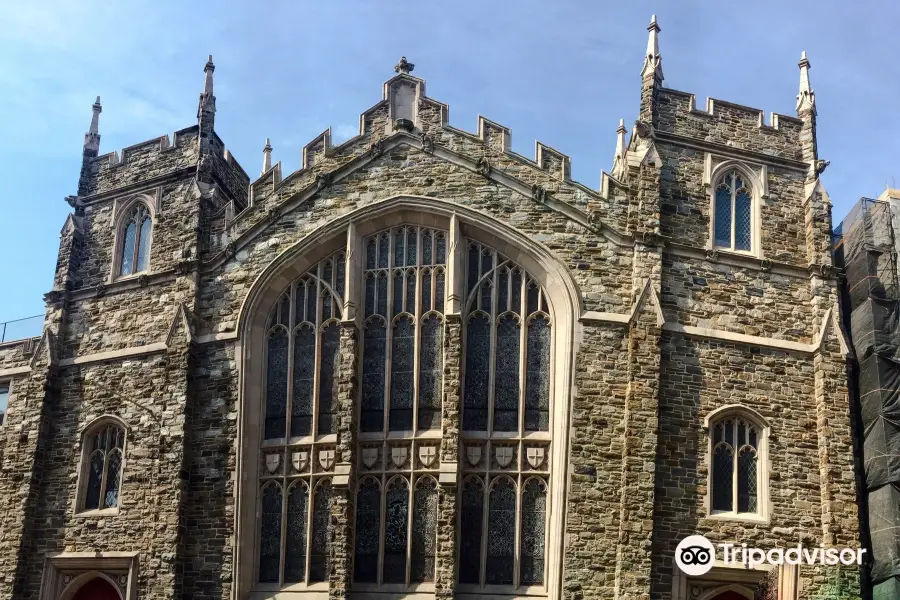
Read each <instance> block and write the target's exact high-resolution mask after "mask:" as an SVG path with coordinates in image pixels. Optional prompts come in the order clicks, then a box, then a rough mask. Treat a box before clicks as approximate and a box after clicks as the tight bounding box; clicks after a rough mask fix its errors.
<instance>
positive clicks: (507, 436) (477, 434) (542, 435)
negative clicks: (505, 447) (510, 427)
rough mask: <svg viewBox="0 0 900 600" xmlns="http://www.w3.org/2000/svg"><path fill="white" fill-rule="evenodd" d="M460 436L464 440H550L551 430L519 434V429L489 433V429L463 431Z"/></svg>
mask: <svg viewBox="0 0 900 600" xmlns="http://www.w3.org/2000/svg"><path fill="white" fill-rule="evenodd" d="M460 437H461V438H462V439H464V440H503V441H507V440H519V439H522V440H526V441H532V440H539V441H540V440H546V441H549V440H550V432H549V431H526V432H525V433H523V434H519V432H518V431H495V432H493V433H488V432H487V431H461V432H460Z"/></svg>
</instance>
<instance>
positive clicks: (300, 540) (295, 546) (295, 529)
mask: <svg viewBox="0 0 900 600" xmlns="http://www.w3.org/2000/svg"><path fill="white" fill-rule="evenodd" d="M308 505H309V488H308V487H307V486H306V483H305V482H303V481H301V482H299V483H296V484H294V485H293V486H292V487H291V491H290V493H289V494H288V505H287V529H286V535H287V539H286V540H285V544H284V581H285V582H289V583H294V582H300V581H304V580H305V579H306V528H307V526H308V523H307V521H308V517H309V514H308V511H307V509H308Z"/></svg>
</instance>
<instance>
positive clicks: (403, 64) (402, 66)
mask: <svg viewBox="0 0 900 600" xmlns="http://www.w3.org/2000/svg"><path fill="white" fill-rule="evenodd" d="M415 68H416V65H414V64H412V63H411V62H408V61H407V60H406V57H405V56H401V57H400V62H398V63H397V64H396V65H394V73H403V74H405V75H409V74H410V73H411V72H412V70H413V69H415Z"/></svg>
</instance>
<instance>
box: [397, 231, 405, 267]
mask: <svg viewBox="0 0 900 600" xmlns="http://www.w3.org/2000/svg"><path fill="white" fill-rule="evenodd" d="M405 237H406V236H405V235H404V232H403V229H397V230H395V231H394V266H395V267H402V266H404V262H403V260H404V259H405V258H406V252H405V250H404V241H405V240H404V238H405Z"/></svg>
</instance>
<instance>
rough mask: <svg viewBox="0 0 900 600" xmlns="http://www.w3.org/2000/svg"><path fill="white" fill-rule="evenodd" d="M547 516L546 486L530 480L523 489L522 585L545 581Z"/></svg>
mask: <svg viewBox="0 0 900 600" xmlns="http://www.w3.org/2000/svg"><path fill="white" fill-rule="evenodd" d="M546 516H547V491H546V486H545V485H544V484H543V483H542V482H540V481H537V480H534V479H532V480H530V481H529V482H528V483H526V484H525V489H524V490H523V491H522V533H521V538H520V539H521V541H520V548H521V550H520V553H521V566H520V569H521V573H520V575H519V582H520V583H521V584H522V585H541V584H543V583H544V544H545V524H546Z"/></svg>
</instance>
